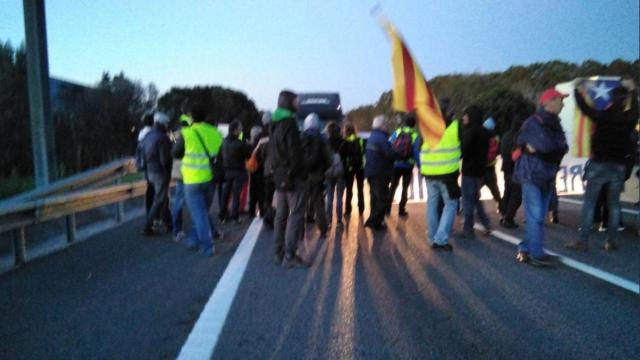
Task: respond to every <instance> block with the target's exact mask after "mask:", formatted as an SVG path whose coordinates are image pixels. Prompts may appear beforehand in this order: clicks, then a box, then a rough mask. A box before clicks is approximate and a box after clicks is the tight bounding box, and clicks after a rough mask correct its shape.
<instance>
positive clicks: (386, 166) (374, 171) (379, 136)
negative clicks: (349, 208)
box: [364, 115, 396, 231]
mask: <svg viewBox="0 0 640 360" xmlns="http://www.w3.org/2000/svg"><path fill="white" fill-rule="evenodd" d="M372 127H373V130H372V131H371V136H369V139H368V140H367V147H366V153H365V154H366V155H365V156H366V161H365V166H364V176H365V177H366V178H367V181H369V189H370V202H371V203H370V206H369V207H370V208H371V214H369V218H368V219H367V221H366V222H365V223H364V226H366V227H369V228H372V229H374V230H381V231H384V230H386V229H387V225H385V223H384V214H385V213H386V211H387V207H388V206H389V205H388V201H389V182H390V181H391V176H392V175H393V162H394V160H395V159H396V154H395V153H394V151H393V149H392V148H391V144H389V130H388V127H387V123H386V120H385V116H384V115H378V116H376V117H375V118H373V126H372Z"/></svg>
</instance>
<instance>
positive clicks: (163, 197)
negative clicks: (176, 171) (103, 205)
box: [142, 112, 172, 235]
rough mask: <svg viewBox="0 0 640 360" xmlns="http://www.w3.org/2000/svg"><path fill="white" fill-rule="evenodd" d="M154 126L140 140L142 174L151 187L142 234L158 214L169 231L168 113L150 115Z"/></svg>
mask: <svg viewBox="0 0 640 360" xmlns="http://www.w3.org/2000/svg"><path fill="white" fill-rule="evenodd" d="M153 122H154V125H153V129H152V130H151V131H150V132H149V133H148V134H147V135H145V137H144V139H143V140H142V146H143V152H144V159H145V164H146V168H145V178H146V180H147V186H148V187H150V188H152V189H153V203H152V205H151V207H150V209H149V211H148V213H147V218H146V221H145V224H144V230H143V234H144V235H153V234H154V233H155V230H154V227H153V225H154V220H155V219H156V218H161V219H162V221H163V222H164V224H165V226H166V228H167V230H168V231H171V229H172V224H171V213H170V211H169V183H170V182H171V166H172V156H171V147H172V144H171V140H170V139H169V136H168V135H167V126H168V124H169V117H168V116H167V115H166V114H164V113H161V112H156V113H155V114H154V115H153Z"/></svg>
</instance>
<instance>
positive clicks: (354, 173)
mask: <svg viewBox="0 0 640 360" xmlns="http://www.w3.org/2000/svg"><path fill="white" fill-rule="evenodd" d="M344 137H345V139H344V140H345V143H344V147H345V154H346V155H345V159H344V160H345V174H344V178H345V188H346V190H347V191H346V197H345V199H344V202H345V207H344V217H345V218H349V217H350V216H351V199H352V197H353V182H354V180H355V182H356V188H357V190H358V212H359V213H360V215H361V216H362V213H363V212H364V193H363V188H364V143H365V141H364V139H362V138H360V137H358V135H356V129H355V127H354V126H353V124H351V123H346V124H345V125H344Z"/></svg>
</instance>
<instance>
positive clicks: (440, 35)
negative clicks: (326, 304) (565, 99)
mask: <svg viewBox="0 0 640 360" xmlns="http://www.w3.org/2000/svg"><path fill="white" fill-rule="evenodd" d="M45 3H46V5H45V7H46V21H47V39H48V51H49V72H50V74H51V75H52V76H54V77H59V78H63V79H66V80H70V81H74V82H78V83H81V84H88V85H91V84H95V83H96V82H97V81H98V80H99V79H100V77H101V74H102V73H103V72H104V71H108V72H110V73H112V74H114V73H119V72H120V71H123V72H124V73H125V75H126V76H127V77H128V78H130V79H134V80H139V81H141V82H142V83H143V84H148V83H151V82H152V83H154V84H155V85H156V86H157V87H158V89H159V90H160V92H161V93H162V92H165V91H167V90H169V89H170V88H171V87H172V86H194V85H219V86H223V87H227V88H231V89H234V90H238V91H241V92H244V93H245V94H247V96H248V97H249V98H251V99H252V100H254V102H255V103H256V106H257V107H258V108H259V109H273V108H274V107H275V103H276V99H277V95H278V92H279V91H280V90H281V89H284V88H287V89H292V90H294V91H296V92H339V93H340V95H341V100H342V105H343V108H344V109H346V110H350V109H353V108H355V107H358V106H361V105H368V104H372V103H375V102H376V101H377V100H378V98H379V96H380V95H381V94H382V93H383V92H384V91H388V90H389V89H390V88H391V86H392V73H391V60H390V58H391V48H390V43H389V41H388V39H387V38H386V36H385V34H384V32H383V31H382V30H381V28H380V26H379V25H378V22H377V21H376V19H375V18H374V17H373V16H372V15H371V14H370V10H371V9H372V8H373V7H374V6H376V5H379V7H380V9H381V12H380V13H382V14H384V15H385V16H386V17H387V18H388V19H389V20H390V21H391V22H392V23H394V24H395V26H396V27H397V29H398V31H399V32H400V33H401V34H402V36H403V37H404V39H405V42H406V43H407V45H408V47H409V48H410V50H411V51H412V53H413V54H414V57H415V59H416V61H417V62H418V64H419V65H420V67H421V68H422V70H423V72H424V73H425V76H426V77H427V79H430V78H432V77H435V76H438V75H445V74H451V73H471V72H493V71H503V70H506V69H507V68H509V67H510V66H512V65H528V64H531V63H534V62H546V61H550V60H556V59H558V60H562V61H569V62H575V63H581V62H583V61H585V60H588V59H592V60H596V61H599V62H603V63H609V62H611V61H613V60H615V59H617V58H621V59H624V60H628V61H633V60H636V59H638V57H639V53H640V45H639V42H640V40H639V38H640V35H639V29H640V20H639V16H640V15H639V13H640V10H639V6H640V5H639V1H638V0H509V1H507V0H503V1H498V0H466V1H463V0H437V1H435V0H432V1H428V0H415V1H409V0H407V1H404V0H396V1H365V0H351V1H349V0H322V1H315V0H306V1H305V0H297V1H296V0H291V1H285V0H269V1H261V0H253V1H246V0H180V1H175V0H129V1H123V0H45ZM0 41H3V42H6V41H10V42H11V43H12V44H13V45H14V46H16V45H18V44H20V43H21V42H22V41H24V16H23V13H22V0H0Z"/></svg>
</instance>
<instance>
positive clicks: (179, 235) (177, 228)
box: [171, 114, 193, 242]
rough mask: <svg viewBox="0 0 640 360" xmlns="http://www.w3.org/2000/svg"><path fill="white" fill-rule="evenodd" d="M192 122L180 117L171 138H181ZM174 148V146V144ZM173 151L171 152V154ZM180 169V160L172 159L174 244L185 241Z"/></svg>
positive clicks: (183, 116) (182, 183) (184, 115)
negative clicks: (174, 186) (174, 184)
mask: <svg viewBox="0 0 640 360" xmlns="http://www.w3.org/2000/svg"><path fill="white" fill-rule="evenodd" d="M192 122H193V121H192V120H191V118H190V117H189V115H187V114H182V115H180V123H179V125H178V126H179V127H178V129H177V130H176V131H174V132H173V134H174V135H173V136H174V139H175V141H176V142H177V139H178V138H180V137H182V132H181V129H182V128H183V127H189V126H190V125H191V123H192ZM174 147H175V144H174ZM173 152H174V151H173V150H172V153H173ZM180 167H182V160H180V159H176V158H174V159H173V166H172V167H171V179H172V180H173V181H175V183H176V188H175V192H174V194H173V197H172V198H171V201H172V205H171V224H172V227H173V238H174V240H175V241H176V242H181V241H182V240H184V239H185V233H184V231H183V230H182V212H183V211H182V210H183V208H184V182H183V181H182V172H181V171H180Z"/></svg>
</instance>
